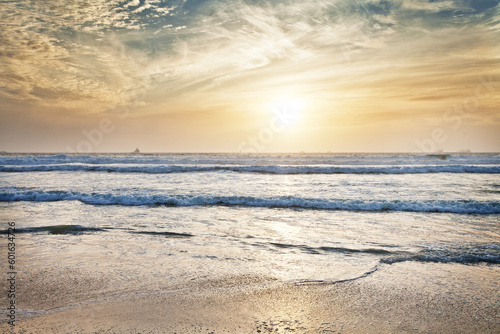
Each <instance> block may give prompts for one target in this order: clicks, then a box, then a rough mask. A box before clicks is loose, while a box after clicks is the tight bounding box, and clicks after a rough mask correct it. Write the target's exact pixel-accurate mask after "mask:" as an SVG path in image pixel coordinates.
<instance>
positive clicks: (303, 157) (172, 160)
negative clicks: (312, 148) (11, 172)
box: [0, 153, 500, 166]
mask: <svg viewBox="0 0 500 334" xmlns="http://www.w3.org/2000/svg"><path fill="white" fill-rule="evenodd" d="M445 157H446V159H443V155H439V154H438V155H432V154H431V155H428V154H409V153H407V154H403V153H401V154H347V153H346V154H334V153H332V154H222V153H219V154H213V153H205V154H141V155H127V154H89V155H73V154H69V155H68V154H59V155H47V154H37V155H30V154H18V155H6V156H2V155H0V165H54V164H55V165H57V164H75V163H81V164H94V165H109V164H133V165H222V166H223V165H244V166H252V165H297V166H301V165H302V166H303V165H331V166H369V165H372V166H383V165H386V166H390V165H392V166H402V165H429V164H431V165H498V164H500V155H498V154H487V153H482V154H465V155H464V154H446V156H445Z"/></svg>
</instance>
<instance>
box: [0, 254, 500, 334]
mask: <svg viewBox="0 0 500 334" xmlns="http://www.w3.org/2000/svg"><path fill="white" fill-rule="evenodd" d="M431 273H432V275H430V274H431ZM431 277H432V279H431ZM499 278H500V270H499V268H498V267H494V266H487V265H479V266H464V265H459V264H437V263H425V264H423V263H416V262H406V263H397V264H393V265H381V266H380V267H379V268H378V270H377V271H375V272H374V273H372V274H370V275H369V276H367V277H364V278H360V279H356V280H353V281H347V282H338V283H335V282H307V283H301V282H297V281H295V282H279V281H273V280H269V278H267V279H266V278H264V277H230V278H227V279H226V280H219V281H203V280H194V281H193V282H192V283H191V284H189V285H187V286H185V287H184V288H180V289H171V290H153V289H148V287H146V286H142V287H139V289H138V290H137V291H135V292H124V293H123V294H119V295H113V296H106V294H105V293H102V294H101V293H99V295H100V298H95V299H90V300H88V299H87V300H78V299H75V293H74V292H73V291H72V289H70V288H69V287H68V286H63V285H58V286H53V285H52V286H51V282H50V281H49V279H50V275H48V276H46V277H45V278H43V277H42V278H41V279H38V280H37V283H36V284H37V285H36V286H34V285H32V286H26V285H23V283H25V284H26V283H27V281H26V280H23V281H22V282H21V286H23V291H22V294H21V295H22V298H20V300H19V303H20V305H22V308H23V309H25V310H29V309H37V310H40V307H41V305H46V306H48V305H50V306H51V307H45V308H44V310H43V311H38V313H32V314H26V316H25V317H21V318H20V319H19V321H18V322H17V324H16V326H15V330H14V331H13V332H14V333H473V332H475V333H496V332H498V331H499V329H500V324H499V320H500V319H499V305H500V303H499V301H500V300H499V295H498V291H499V287H500V286H499V283H498V282H500V280H499ZM72 279H74V280H77V279H81V278H78V277H67V282H69V281H71V280H72ZM88 279H90V278H88ZM101 283H102V282H101ZM101 283H99V282H97V281H94V282H91V283H89V284H90V285H89V288H92V287H94V288H95V287H97V286H98V285H99V284H101ZM111 284H112V282H111ZM139 286H140V284H139ZM41 287H44V288H41ZM40 289H43V290H40ZM101 292H102V290H101ZM69 300H71V302H70V303H68V301H69ZM9 327H10V326H9V325H7V323H5V322H3V323H2V324H1V329H2V331H3V332H8V331H9Z"/></svg>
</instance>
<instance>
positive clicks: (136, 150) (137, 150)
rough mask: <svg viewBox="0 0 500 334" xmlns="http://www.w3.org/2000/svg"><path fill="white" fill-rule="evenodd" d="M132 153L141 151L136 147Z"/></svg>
mask: <svg viewBox="0 0 500 334" xmlns="http://www.w3.org/2000/svg"><path fill="white" fill-rule="evenodd" d="M132 153H141V151H139V148H136V149H135V151H134V152H132Z"/></svg>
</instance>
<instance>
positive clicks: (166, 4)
mask: <svg viewBox="0 0 500 334" xmlns="http://www.w3.org/2000/svg"><path fill="white" fill-rule="evenodd" d="M136 147H138V148H140V150H141V151H142V152H243V153H254V152H257V153H260V152H262V153H266V152H426V153H429V152H436V151H440V150H444V151H459V150H467V149H470V150H472V151H473V152H498V151H500V0H444V1H439V0H435V1H432V0H352V1H347V0H343V1H341V0H316V1H307V0H300V1H298V0H297V1H296V0H284V1H274V0H268V1H264V0H260V1H250V0H245V1H243V0H126V1H118V0H108V1H104V0H88V1H83V0H82V1H78V0H46V1H42V0H31V1H0V151H8V152H67V153H89V152H131V151H133V150H134V149H135V148H136Z"/></svg>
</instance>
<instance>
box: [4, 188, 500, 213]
mask: <svg viewBox="0 0 500 334" xmlns="http://www.w3.org/2000/svg"><path fill="white" fill-rule="evenodd" d="M13 201H29V202H53V201H80V202H83V203H86V204H91V205H124V206H140V205H149V206H150V205H166V206H244V207H263V208H299V209H317V210H346V211H375V212H377V211H412V212H447V213H460V214H500V202H499V201H474V200H467V201H445V200H436V201H429V200H426V201H420V202H419V201H399V200H395V201H383V200H379V201H377V200H373V201H361V200H343V199H338V200H325V199H317V198H302V197H293V196H284V197H276V198H259V197H250V196H201V195H200V196H185V195H182V196H165V195H116V194H112V193H90V194H89V193H80V192H71V191H39V190H28V191H25V190H20V191H11V192H4V193H0V202H13Z"/></svg>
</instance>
